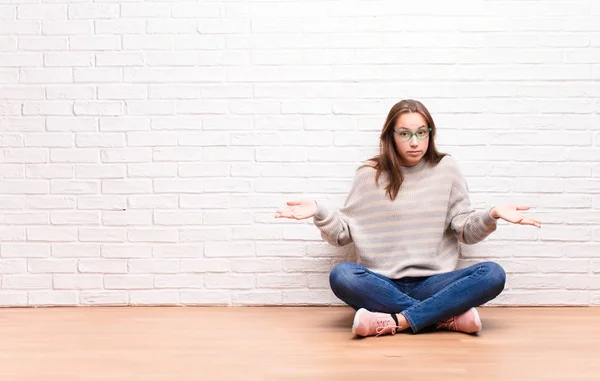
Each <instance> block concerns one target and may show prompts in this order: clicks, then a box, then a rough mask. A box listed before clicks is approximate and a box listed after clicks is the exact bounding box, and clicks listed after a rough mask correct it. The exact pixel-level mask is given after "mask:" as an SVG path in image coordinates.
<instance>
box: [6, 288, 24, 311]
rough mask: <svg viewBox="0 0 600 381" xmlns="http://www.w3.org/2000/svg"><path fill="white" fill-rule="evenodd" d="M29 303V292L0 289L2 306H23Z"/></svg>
mask: <svg viewBox="0 0 600 381" xmlns="http://www.w3.org/2000/svg"><path fill="white" fill-rule="evenodd" d="M26 305H27V293H26V292H23V291H0V306H1V307H22V306H26Z"/></svg>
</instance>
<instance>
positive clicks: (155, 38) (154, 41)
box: [123, 34, 175, 50]
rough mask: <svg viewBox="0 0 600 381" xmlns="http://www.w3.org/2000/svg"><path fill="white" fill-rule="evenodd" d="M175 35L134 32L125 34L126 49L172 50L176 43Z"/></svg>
mask: <svg viewBox="0 0 600 381" xmlns="http://www.w3.org/2000/svg"><path fill="white" fill-rule="evenodd" d="M174 41H175V39H174V36H170V35H166V34H149V35H141V34H132V35H125V36H123V49H124V50H140V49H143V50H171V49H173V47H174V44H175V42H174Z"/></svg>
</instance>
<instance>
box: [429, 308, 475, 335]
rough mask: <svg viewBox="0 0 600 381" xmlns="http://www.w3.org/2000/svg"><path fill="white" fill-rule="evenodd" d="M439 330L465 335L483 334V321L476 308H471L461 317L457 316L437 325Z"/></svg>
mask: <svg viewBox="0 0 600 381" xmlns="http://www.w3.org/2000/svg"><path fill="white" fill-rule="evenodd" d="M437 328H438V329H445V330H448V331H457V332H464V333H479V332H481V319H480V318H479V312H477V310H476V309H475V308H471V309H469V310H467V311H466V312H463V313H462V314H460V315H456V316H453V317H451V318H450V319H448V320H446V321H443V322H439V323H438V324H437Z"/></svg>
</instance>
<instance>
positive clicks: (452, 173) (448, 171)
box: [435, 154, 462, 178]
mask: <svg viewBox="0 0 600 381" xmlns="http://www.w3.org/2000/svg"><path fill="white" fill-rule="evenodd" d="M435 169H436V171H437V172H438V173H439V174H440V175H443V176H448V177H452V178H461V177H462V171H461V169H460V164H459V163H458V161H457V160H456V159H455V158H454V157H452V156H450V155H448V154H447V155H446V156H444V157H443V158H442V160H440V162H439V163H438V164H437V165H436V166H435Z"/></svg>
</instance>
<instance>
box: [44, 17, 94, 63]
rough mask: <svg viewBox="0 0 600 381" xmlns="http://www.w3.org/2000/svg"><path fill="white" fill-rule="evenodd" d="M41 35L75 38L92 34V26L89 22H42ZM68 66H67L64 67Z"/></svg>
mask: <svg viewBox="0 0 600 381" xmlns="http://www.w3.org/2000/svg"><path fill="white" fill-rule="evenodd" d="M41 25H42V33H43V34H44V35H49V36H52V35H60V36H76V35H80V34H81V35H88V34H91V33H92V30H93V24H92V23H91V22H89V21H73V20H69V21H64V20H63V21H53V20H46V21H42V23H41ZM65 66H68V65H65Z"/></svg>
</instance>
